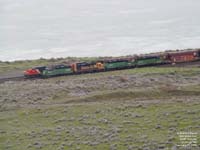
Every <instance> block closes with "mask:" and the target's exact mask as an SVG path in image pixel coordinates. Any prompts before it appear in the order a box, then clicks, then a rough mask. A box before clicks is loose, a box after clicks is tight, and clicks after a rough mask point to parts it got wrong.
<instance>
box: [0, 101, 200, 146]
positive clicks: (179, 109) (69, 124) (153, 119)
mask: <svg viewBox="0 0 200 150" xmlns="http://www.w3.org/2000/svg"><path fill="white" fill-rule="evenodd" d="M199 107H200V105H199V104H193V103H191V104H185V103H173V105H172V104H170V103H168V104H154V105H152V104H150V105H145V107H143V106H141V107H138V106H137V105H134V104H132V103H129V102H128V101H127V102H125V103H121V102H119V103H109V102H108V103H106V104H105V103H92V104H79V105H72V106H70V107H69V106H66V107H65V106H58V107H53V108H40V109H34V108H32V109H26V108H23V109H19V110H13V111H9V112H1V113H0V121H1V130H0V131H1V136H0V149H6V147H7V148H8V146H9V148H8V149H10V150H23V149H24V150H25V149H31V150H34V149H38V145H37V144H36V143H39V144H41V148H40V149H44V150H47V149H52V150H54V149H58V148H59V147H63V149H66V150H67V149H78V147H79V148H80V149H83V150H90V149H91V150H93V149H97V150H98V149H99V150H101V149H102V148H105V149H110V146H111V145H114V144H116V147H117V148H119V149H127V148H128V146H130V145H132V146H135V147H137V148H139V147H143V146H144V145H145V144H148V143H149V147H150V148H151V149H153V148H155V147H154V144H153V143H154V142H155V143H156V145H160V144H162V143H165V144H164V145H165V147H169V148H171V147H172V145H174V144H178V142H179V138H178V136H177V133H176V132H180V131H188V130H189V129H188V128H189V127H191V129H190V130H192V131H193V132H199V130H198V128H196V127H195V125H198V121H199V120H197V116H199V115H200V111H199ZM97 110H98V112H97ZM188 112H194V113H195V115H192V114H191V113H188ZM134 114H137V115H138V117H134ZM83 116H86V117H85V119H83V120H81V119H80V118H81V117H83ZM177 116H181V117H177ZM103 119H105V120H107V122H106V121H99V120H103ZM157 125H159V126H160V128H156V126H157ZM92 127H93V128H96V129H94V131H93V132H94V133H91V134H88V132H89V131H90V130H92ZM116 128H118V130H119V131H115V129H116ZM170 128H172V129H173V130H176V131H173V130H172V131H171V130H170ZM89 129H90V130H89ZM87 130H88V131H87ZM2 131H5V133H4V132H2ZM106 134H108V135H109V134H111V135H113V138H109V137H106V136H105V137H104V135H106ZM144 137H145V138H144ZM168 140H172V142H171V143H170V142H169V143H168V144H166V143H167V141H168ZM199 140H200V139H199V136H198V143H199V142H200V141H199ZM88 141H90V142H91V141H93V142H95V141H96V142H97V144H96V145H95V144H94V145H91V144H90V143H89V144H88ZM34 143H35V144H34ZM70 143H71V146H69V145H70ZM62 145H63V146H62Z"/></svg>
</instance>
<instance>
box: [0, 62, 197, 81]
mask: <svg viewBox="0 0 200 150" xmlns="http://www.w3.org/2000/svg"><path fill="white" fill-rule="evenodd" d="M190 66H197V67H200V61H194V62H183V63H177V64H174V65H172V64H162V65H156V67H190ZM33 79H36V78H30V79H27V78H25V77H24V76H23V75H21V76H13V77H7V78H0V84H1V83H4V82H6V81H25V80H33Z"/></svg>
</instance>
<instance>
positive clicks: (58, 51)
mask: <svg viewBox="0 0 200 150" xmlns="http://www.w3.org/2000/svg"><path fill="white" fill-rule="evenodd" d="M197 47H200V0H73V1H72V0H0V60H19V59H37V58H40V57H45V58H50V57H67V56H106V55H112V56H119V55H128V54H139V53H148V52H154V51H161V50H166V49H181V48H197Z"/></svg>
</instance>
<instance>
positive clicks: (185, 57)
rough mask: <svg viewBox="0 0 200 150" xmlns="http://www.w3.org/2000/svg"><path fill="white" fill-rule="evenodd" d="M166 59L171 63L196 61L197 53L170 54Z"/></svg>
mask: <svg viewBox="0 0 200 150" xmlns="http://www.w3.org/2000/svg"><path fill="white" fill-rule="evenodd" d="M168 58H169V59H170V61H171V62H172V63H179V62H189V61H195V60H197V59H198V51H185V52H172V53H169V54H168Z"/></svg>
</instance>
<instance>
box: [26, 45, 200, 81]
mask: <svg viewBox="0 0 200 150" xmlns="http://www.w3.org/2000/svg"><path fill="white" fill-rule="evenodd" d="M197 60H200V49H197V50H187V51H168V52H163V53H155V54H149V55H140V56H133V57H125V58H115V59H109V60H99V61H95V62H78V63H73V64H70V65H64V64H60V65H54V66H50V67H47V66H41V67H35V68H31V69H28V70H26V71H24V76H25V77H26V78H37V77H43V78H49V77H53V76H61V75H73V74H81V73H92V72H101V71H111V70H118V69H128V68H137V67H144V66H155V65H162V64H175V63H183V62H191V61H197Z"/></svg>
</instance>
